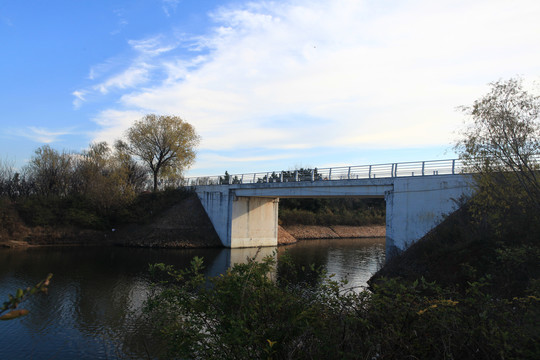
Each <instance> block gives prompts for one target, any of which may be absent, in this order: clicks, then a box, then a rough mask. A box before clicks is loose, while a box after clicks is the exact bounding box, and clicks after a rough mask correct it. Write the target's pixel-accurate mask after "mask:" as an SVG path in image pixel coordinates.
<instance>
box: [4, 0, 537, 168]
mask: <svg viewBox="0 0 540 360" xmlns="http://www.w3.org/2000/svg"><path fill="white" fill-rule="evenodd" d="M539 14H540V2H539V1H537V0H534V1H526V0H516V1H508V0H504V1H499V0H489V1H482V0H467V1H460V0H454V1H445V0H440V1H421V0H418V1H414V0H404V1H361V0H290V1H287V0H283V1H256V0H255V1H226V0H225V1H208V0H204V1H202V0H199V1H192V0H129V1H128V0H126V1H115V0H79V1H73V0H71V1H60V0H50V1H37V0H36V1H25V0H20V1H2V2H0V55H1V56H0V81H1V82H0V84H1V87H0V92H1V93H0V109H1V112H0V125H1V126H0V158H1V159H2V160H3V161H9V162H13V163H14V164H15V165H16V166H17V167H20V166H22V165H23V164H24V163H25V162H26V161H27V160H28V159H29V158H30V157H31V156H32V154H33V152H34V150H35V149H37V148H38V147H39V146H42V145H45V144H49V145H50V146H52V147H54V148H56V149H58V150H68V151H81V150H83V149H84V148H85V147H87V146H88V144H89V143H91V142H93V141H108V142H109V143H112V142H113V141H114V140H115V139H118V138H121V137H122V136H123V134H124V132H125V130H126V129H127V128H128V127H129V126H130V125H131V124H132V123H133V122H134V121H136V120H138V119H140V118H141V117H142V116H143V115H144V114H147V113H157V114H172V115H178V116H180V117H182V118H183V119H185V120H186V121H188V122H189V123H191V124H192V125H194V126H195V128H196V129H197V131H198V132H199V134H200V135H201V137H202V141H201V144H200V147H199V149H198V157H197V162H196V164H195V165H194V166H193V167H192V168H191V169H190V170H189V171H188V175H214V174H222V173H224V172H225V170H228V171H229V172H230V173H241V172H254V171H267V170H281V169H284V170H287V169H293V168H295V167H301V166H303V167H306V166H310V167H315V166H317V167H328V166H341V165H363V164H369V163H385V162H395V161H414V160H430V159H441V158H450V157H453V156H454V154H453V152H452V149H451V147H452V143H453V142H454V140H455V138H456V136H457V135H456V131H457V130H458V129H459V128H460V127H461V126H462V124H463V120H464V116H463V115H462V114H461V113H460V112H459V111H457V110H456V108H457V107H458V106H460V105H468V104H471V103H472V102H473V101H474V100H475V99H477V98H479V97H480V96H481V95H482V94H484V93H485V92H487V90H488V85H487V84H488V83H489V82H491V81H496V80H498V79H501V78H502V79H505V78H509V77H513V76H516V75H519V76H521V77H523V78H524V79H525V81H526V83H527V84H528V86H530V87H531V90H532V91H537V90H538V81H540V77H539V75H540V46H538V39H539V38H540V22H539V21H538V15H539Z"/></svg>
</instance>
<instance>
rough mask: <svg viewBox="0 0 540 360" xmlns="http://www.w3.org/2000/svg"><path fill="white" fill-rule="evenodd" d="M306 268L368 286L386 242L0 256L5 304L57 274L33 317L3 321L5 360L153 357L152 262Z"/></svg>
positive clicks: (55, 250) (30, 305) (213, 271)
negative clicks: (266, 259)
mask: <svg viewBox="0 0 540 360" xmlns="http://www.w3.org/2000/svg"><path fill="white" fill-rule="evenodd" d="M285 249H286V250H287V251H288V252H289V253H290V254H291V256H292V258H293V260H294V261H295V262H297V263H298V264H301V265H305V266H307V265H309V264H311V263H313V264H315V265H316V266H324V267H325V268H326V269H327V270H328V272H330V273H336V274H338V276H345V275H347V276H348V277H349V278H350V279H351V281H352V282H353V283H354V284H356V285H361V284H364V283H365V281H366V280H367V279H368V278H369V277H370V275H371V273H372V272H374V271H375V270H376V268H377V264H378V263H380V262H382V261H383V260H384V239H376V240H371V241H370V240H323V241H319V240H312V241H304V242H300V243H297V244H294V245H290V246H287V247H286V248H279V249H276V248H263V249H261V250H257V249H235V250H232V251H231V250H230V249H189V250H179V249H134V248H118V247H106V248H99V247H49V248H31V249H26V250H1V251H0V301H4V299H5V298H7V294H8V293H13V292H14V291H15V290H16V289H17V288H24V287H27V286H29V285H34V284H36V283H37V282H39V281H40V280H41V279H43V278H44V277H45V276H46V274H47V273H49V272H52V273H53V274H54V277H53V280H52V284H51V286H50V288H49V294H48V296H36V297H32V298H29V300H28V301H27V302H25V303H24V308H27V309H28V310H30V315H28V316H26V317H24V318H21V319H17V320H14V321H7V322H1V323H0V333H1V334H2V336H0V359H29V358H32V359H50V358H54V359H72V358H75V357H76V358H79V359H113V358H144V359H146V358H148V354H149V353H150V354H156V353H157V351H158V349H159V347H160V346H159V345H160V344H158V343H155V341H154V340H152V339H151V338H150V337H149V336H148V334H147V333H148V331H147V330H148V329H147V327H146V326H147V324H145V323H144V322H143V321H142V320H141V319H140V317H139V314H140V309H141V307H142V304H143V303H144V301H145V299H146V298H147V296H148V291H149V289H150V284H151V279H150V277H149V274H148V264H151V263H156V262H163V263H167V264H172V265H175V266H176V267H178V268H182V267H186V266H188V265H189V262H190V261H191V259H192V258H193V257H194V256H202V257H204V259H205V267H206V268H205V274H206V275H207V276H217V275H219V274H221V273H223V272H224V271H225V270H226V269H227V268H228V267H229V266H231V264H233V263H236V262H244V261H245V260H246V258H248V257H253V256H255V254H256V253H257V252H258V254H257V256H258V257H259V258H262V257H263V256H266V255H272V256H274V255H276V256H277V257H278V258H279V257H280V256H281V254H282V253H283V251H285Z"/></svg>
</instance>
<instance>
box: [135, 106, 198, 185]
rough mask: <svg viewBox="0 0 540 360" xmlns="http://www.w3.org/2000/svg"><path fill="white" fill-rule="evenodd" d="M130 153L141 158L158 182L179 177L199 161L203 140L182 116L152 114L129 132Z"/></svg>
mask: <svg viewBox="0 0 540 360" xmlns="http://www.w3.org/2000/svg"><path fill="white" fill-rule="evenodd" d="M127 139H128V149H129V152H130V153H131V154H133V155H135V156H137V157H139V158H140V159H141V160H142V161H143V162H144V163H145V164H146V166H147V167H148V169H149V170H150V172H151V173H152V175H153V178H154V191H157V187H158V177H159V176H160V175H161V176H167V175H168V174H178V173H179V172H181V171H182V170H183V169H185V168H188V167H189V166H191V165H192V164H193V162H194V161H195V147H196V146H197V145H198V144H199V141H200V137H199V135H197V133H196V132H195V128H194V127H193V126H192V125H191V124H189V123H187V122H185V121H184V120H182V119H181V118H180V117H178V116H158V115H154V114H149V115H146V116H144V117H143V118H142V119H141V120H139V121H137V122H135V124H134V125H133V126H132V127H131V128H129V129H128V131H127Z"/></svg>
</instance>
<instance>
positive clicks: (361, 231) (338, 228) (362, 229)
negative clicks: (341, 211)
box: [283, 225, 386, 240]
mask: <svg viewBox="0 0 540 360" xmlns="http://www.w3.org/2000/svg"><path fill="white" fill-rule="evenodd" d="M283 229H284V230H285V231H286V232H287V233H289V234H290V235H291V236H293V237H294V238H296V239H297V240H307V239H342V238H364V237H384V236H385V235H386V228H385V226H384V225H369V226H345V225H335V226H318V225H288V226H283Z"/></svg>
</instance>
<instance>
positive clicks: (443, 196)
mask: <svg viewBox="0 0 540 360" xmlns="http://www.w3.org/2000/svg"><path fill="white" fill-rule="evenodd" d="M471 181H472V178H471V177H470V176H468V175H437V176H423V177H403V178H395V179H394V188H393V190H392V191H388V192H387V193H386V194H385V199H386V256H387V257H391V256H393V255H395V254H397V253H399V252H401V251H403V250H405V249H407V248H408V247H409V246H410V245H411V244H412V243H414V242H415V241H417V240H418V239H420V238H421V237H423V236H424V235H425V234H427V233H428V232H429V231H430V230H431V229H433V228H434V227H436V226H437V225H438V224H439V223H440V222H441V221H442V220H443V219H444V216H445V215H448V214H450V213H452V212H454V211H455V210H457V207H458V206H459V200H460V198H461V197H462V196H470V195H471V194H472V187H471Z"/></svg>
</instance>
